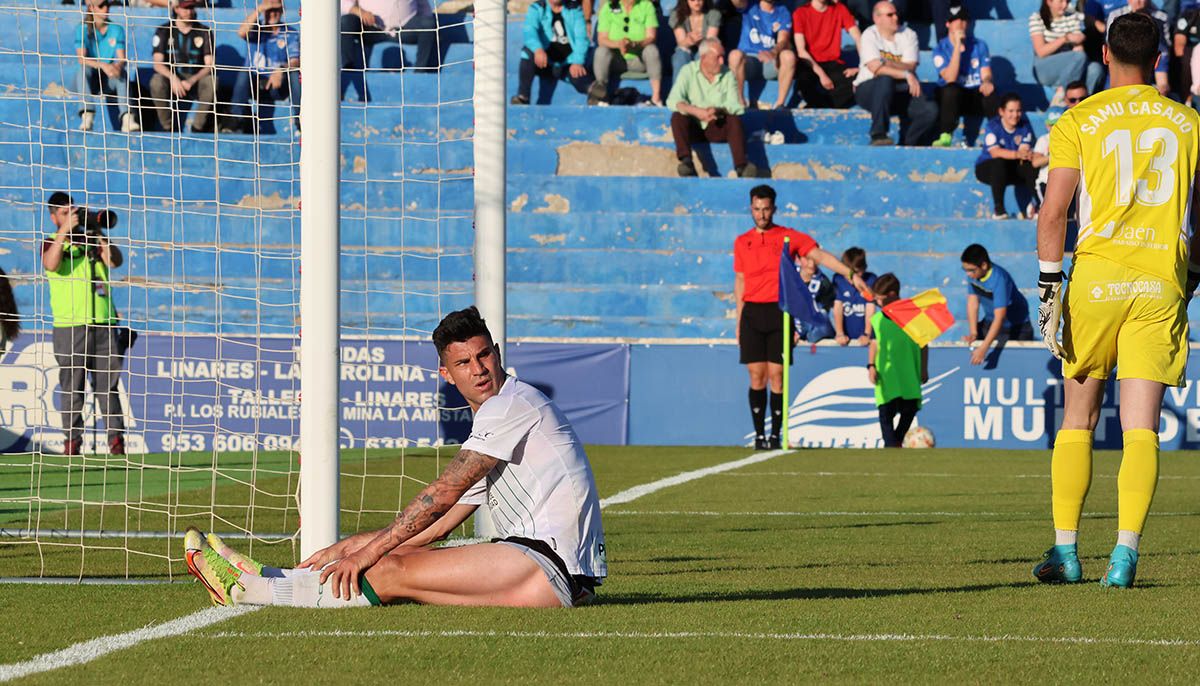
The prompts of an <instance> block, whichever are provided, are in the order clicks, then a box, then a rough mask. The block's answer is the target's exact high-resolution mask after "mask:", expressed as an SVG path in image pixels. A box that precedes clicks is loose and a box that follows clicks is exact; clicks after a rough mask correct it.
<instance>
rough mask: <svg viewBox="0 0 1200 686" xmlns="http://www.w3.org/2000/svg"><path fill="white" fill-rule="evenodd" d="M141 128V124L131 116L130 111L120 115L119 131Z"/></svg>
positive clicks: (139, 129) (131, 130) (130, 131)
mask: <svg viewBox="0 0 1200 686" xmlns="http://www.w3.org/2000/svg"><path fill="white" fill-rule="evenodd" d="M141 130H142V126H141V124H138V123H137V120H136V119H134V118H133V114H132V113H131V112H126V113H125V114H124V115H122V117H121V131H123V132H124V133H133V132H134V131H141Z"/></svg>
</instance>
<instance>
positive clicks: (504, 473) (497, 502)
mask: <svg viewBox="0 0 1200 686" xmlns="http://www.w3.org/2000/svg"><path fill="white" fill-rule="evenodd" d="M462 447H463V450H473V451H475V452H478V453H483V454H484V455H487V456H489V457H494V458H496V459H498V460H500V464H498V465H496V468H495V469H493V470H492V471H491V472H489V473H488V475H487V478H486V479H485V481H486V484H485V483H484V482H483V481H481V482H480V483H479V484H477V485H476V486H474V487H472V488H471V489H470V490H468V491H467V492H466V493H465V494H464V495H463V497H462V498H461V499H460V500H459V502H460V503H464V504H469V505H482V504H486V505H487V507H488V510H489V511H490V512H491V515H492V521H493V522H494V523H495V525H496V529H497V530H498V532H499V535H500V537H501V538H504V537H508V536H521V537H523V538H532V539H537V540H540V541H544V542H546V543H547V544H549V545H550V547H551V548H553V549H554V551H555V552H556V553H558V556H559V557H561V558H562V560H563V562H565V563H566V565H567V569H568V570H569V571H570V572H571V573H572V574H582V575H584V576H590V577H595V578H602V577H605V576H608V563H607V562H606V561H605V555H604V528H603V526H602V525H601V523H600V499H599V497H598V496H597V495H596V479H595V478H594V477H593V476H592V467H591V465H590V464H589V463H588V459H587V455H585V454H584V452H583V445H582V444H581V443H580V441H579V436H577V435H576V434H575V430H574V429H572V428H571V424H570V422H568V421H567V418H566V417H565V416H564V415H563V413H562V411H561V410H559V409H558V407H557V406H555V404H554V403H553V402H551V401H550V399H549V398H547V397H546V396H545V395H543V394H542V392H541V391H539V390H538V389H536V388H534V387H533V386H531V385H529V384H527V383H525V382H523V381H519V380H517V379H514V378H511V377H510V378H508V379H507V380H506V381H505V382H504V386H502V387H501V388H500V392H499V393H497V394H496V395H494V396H492V397H491V398H488V399H487V400H486V401H484V403H483V405H481V406H480V407H479V411H478V412H476V413H475V421H474V423H472V425H471V436H470V437H469V438H468V439H467V440H466V441H465V442H464V443H463V445H462Z"/></svg>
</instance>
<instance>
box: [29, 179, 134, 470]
mask: <svg viewBox="0 0 1200 686" xmlns="http://www.w3.org/2000/svg"><path fill="white" fill-rule="evenodd" d="M46 204H47V205H48V207H47V209H48V210H49V211H50V221H52V222H53V223H54V227H55V231H54V235H53V236H51V237H49V238H47V239H45V240H44V241H42V266H43V267H44V268H45V270H46V278H47V279H48V280H49V282H50V309H51V311H52V313H53V315H54V334H53V343H54V357H55V359H57V360H58V367H59V375H58V382H59V399H60V406H61V409H62V420H63V431H65V432H66V443H65V445H64V449H63V452H64V454H66V455H78V454H80V451H81V449H82V448H83V404H84V384H85V381H86V376H87V375H89V374H90V375H91V377H92V389H93V392H94V393H95V395H96V399H97V400H98V401H99V404H100V411H101V413H102V414H103V417H104V425H105V428H106V429H107V430H108V452H109V453H110V454H113V455H124V454H125V436H124V434H125V421H124V420H125V416H124V412H123V410H122V408H121V398H120V396H119V395H118V393H117V384H118V382H119V381H120V377H121V366H122V364H123V363H124V358H125V348H126V347H127V346H128V344H129V341H128V335H127V334H124V335H123V332H127V331H128V329H122V328H121V327H120V325H119V323H120V322H119V318H118V316H117V310H116V308H115V307H114V306H113V302H112V289H111V287H110V285H109V280H108V273H109V270H110V269H113V268H115V267H119V266H121V263H122V262H123V261H124V258H123V257H122V255H121V250H120V249H119V248H117V247H116V246H115V245H113V244H112V243H110V242H109V241H108V238H107V237H106V236H105V235H104V229H106V228H109V227H111V226H112V225H113V224H115V223H116V218H115V215H113V213H112V212H109V211H103V212H94V213H93V212H88V211H87V210H86V209H84V208H82V207H76V206H75V204H74V202H73V201H72V200H71V196H69V195H67V194H66V193H63V192H61V191H59V192H57V193H54V194H53V195H51V196H50V199H49V200H48V201H47V203H46Z"/></svg>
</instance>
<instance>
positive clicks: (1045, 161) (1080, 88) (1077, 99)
mask: <svg viewBox="0 0 1200 686" xmlns="http://www.w3.org/2000/svg"><path fill="white" fill-rule="evenodd" d="M1087 96H1088V91H1087V86H1086V85H1084V83H1083V81H1072V82H1071V83H1068V84H1067V92H1066V104H1065V105H1064V106H1063V109H1062V110H1060V109H1058V108H1052V109H1050V110H1048V111H1047V112H1046V133H1044V134H1042V135H1040V136H1038V139H1037V142H1036V143H1034V144H1033V160H1032V164H1033V168H1034V169H1036V170H1038V176H1037V181H1036V182H1035V184H1034V188H1035V189H1036V190H1037V202H1038V206H1039V207H1041V204H1042V199H1043V198H1045V197H1046V184H1047V183H1049V182H1050V129H1052V128H1054V124H1055V123H1057V122H1058V119H1059V117H1061V116H1062V113H1063V111H1065V110H1069V109H1071V108H1072V107H1074V106H1076V105H1078V104H1079V103H1081V102H1083V101H1084V100H1085V99H1086V98H1087ZM1067 214H1068V216H1074V215H1075V212H1074V210H1071V211H1069V212H1068V213H1067Z"/></svg>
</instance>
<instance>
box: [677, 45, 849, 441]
mask: <svg viewBox="0 0 1200 686" xmlns="http://www.w3.org/2000/svg"><path fill="white" fill-rule="evenodd" d="M701 59H702V60H703V58H701ZM750 214H751V216H752V217H753V218H754V227H753V228H751V229H750V230H749V231H747V232H745V233H743V234H741V235H740V236H738V237H737V238H736V239H735V240H734V242H733V271H734V281H733V299H734V302H736V303H737V329H736V336H737V341H738V349H739V351H740V354H741V358H740V359H741V363H742V364H744V365H746V370H747V371H748V372H749V374H750V393H749V400H750V417H751V418H752V419H753V421H754V435H755V439H754V447H755V449H757V450H767V449H777V448H779V447H780V443H779V434H780V430H781V429H782V427H783V404H784V403H783V344H784V340H783V313H782V312H781V311H780V309H779V262H780V258H781V257H782V256H783V249H784V239H785V238H787V239H790V240H789V242H788V243H787V245H788V252H789V255H790V256H791V257H793V258H796V257H809V258H811V259H812V260H813V262H815V263H816V264H819V265H821V266H822V267H825V268H827V269H829V270H830V271H832V272H834V273H836V274H841V275H842V276H845V277H846V278H848V279H850V281H851V282H852V283H853V284H854V285H855V287H857V288H859V289H862V290H866V284H864V283H863V282H862V279H861V278H860V277H859V276H858V275H857V274H855V273H854V272H853V271H851V270H850V268H849V267H847V266H846V265H844V264H842V263H841V262H840V261H838V259H837V258H836V257H834V256H833V255H830V254H829V253H828V252H826V251H824V250H822V249H821V247H820V246H819V245H817V242H816V241H815V240H813V238H812V236H809V235H808V234H805V233H801V232H799V231H796V230H794V229H790V228H788V227H785V226H780V225H779V224H776V223H775V189H774V188H771V187H770V186H768V185H766V184H762V185H758V186H755V187H754V188H751V189H750ZM788 343H789V344H792V341H788ZM768 383H769V384H770V387H771V394H772V395H771V400H770V404H771V436H770V438H768V437H767V433H766V409H767V385H768Z"/></svg>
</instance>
